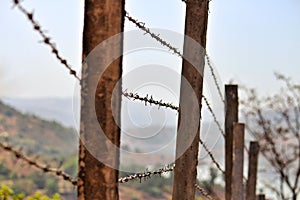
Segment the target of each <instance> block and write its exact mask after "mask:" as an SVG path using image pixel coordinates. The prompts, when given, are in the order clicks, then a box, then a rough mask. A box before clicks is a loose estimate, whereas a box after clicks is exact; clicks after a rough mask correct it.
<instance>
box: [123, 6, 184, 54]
mask: <svg viewBox="0 0 300 200" xmlns="http://www.w3.org/2000/svg"><path fill="white" fill-rule="evenodd" d="M125 17H126V18H127V19H128V20H129V21H130V22H132V23H134V24H135V25H136V26H137V27H138V28H139V29H141V30H143V31H144V32H145V34H149V35H150V36H151V37H152V38H154V39H155V40H156V41H158V42H159V43H160V44H161V45H163V46H166V47H168V48H169V49H170V50H171V51H173V53H174V54H177V55H178V56H180V57H183V55H182V54H181V53H180V51H179V50H178V48H175V47H173V46H172V45H171V44H170V43H168V42H167V41H166V40H164V39H162V38H161V37H160V35H159V34H155V33H152V32H151V31H150V29H149V28H147V27H146V26H145V23H144V22H140V21H138V20H137V19H134V18H133V17H131V16H130V15H129V13H128V12H127V11H125Z"/></svg>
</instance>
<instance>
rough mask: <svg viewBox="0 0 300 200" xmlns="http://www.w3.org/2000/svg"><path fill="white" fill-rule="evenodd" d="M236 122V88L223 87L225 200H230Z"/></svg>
mask: <svg viewBox="0 0 300 200" xmlns="http://www.w3.org/2000/svg"><path fill="white" fill-rule="evenodd" d="M234 122H238V86H237V85H225V199H226V200H231V183H232V154H233V153H232V146H233V123H234Z"/></svg>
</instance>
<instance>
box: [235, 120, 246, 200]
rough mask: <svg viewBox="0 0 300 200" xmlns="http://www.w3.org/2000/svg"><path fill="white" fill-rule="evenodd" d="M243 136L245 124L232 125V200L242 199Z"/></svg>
mask: <svg viewBox="0 0 300 200" xmlns="http://www.w3.org/2000/svg"><path fill="white" fill-rule="evenodd" d="M244 136H245V125H244V124H242V123H234V125H233V165H232V200H243V199H244V187H243V177H244V176H243V171H244Z"/></svg>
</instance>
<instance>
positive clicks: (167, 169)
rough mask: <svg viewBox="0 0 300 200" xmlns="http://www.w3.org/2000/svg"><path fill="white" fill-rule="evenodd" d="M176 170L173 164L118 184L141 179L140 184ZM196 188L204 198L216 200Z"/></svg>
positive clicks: (123, 178) (124, 178) (137, 175)
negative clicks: (154, 176) (155, 176)
mask: <svg viewBox="0 0 300 200" xmlns="http://www.w3.org/2000/svg"><path fill="white" fill-rule="evenodd" d="M174 169H175V164H173V165H166V166H164V167H163V168H160V169H158V170H155V171H146V172H139V173H135V174H131V175H129V176H126V177H122V178H119V180H118V182H119V183H127V182H129V181H132V180H136V179H139V180H140V182H141V181H142V179H144V180H148V179H150V178H151V177H152V176H153V175H159V176H161V175H162V174H163V173H167V172H172V171H174ZM195 187H196V189H197V190H198V191H199V192H200V194H201V195H203V196H204V197H206V198H208V199H209V200H215V199H214V198H213V197H212V196H210V195H209V194H208V193H207V192H206V191H205V189H203V188H201V187H200V186H199V185H197V184H195Z"/></svg>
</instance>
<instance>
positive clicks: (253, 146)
mask: <svg viewBox="0 0 300 200" xmlns="http://www.w3.org/2000/svg"><path fill="white" fill-rule="evenodd" d="M258 153H259V144H258V142H253V141H252V142H250V150H249V167H248V180H247V192H246V200H255V199H256V179H257V164H258Z"/></svg>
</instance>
